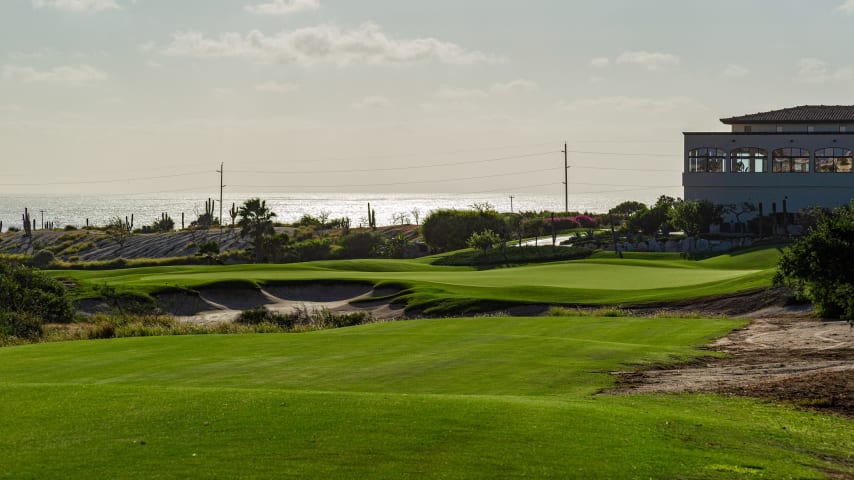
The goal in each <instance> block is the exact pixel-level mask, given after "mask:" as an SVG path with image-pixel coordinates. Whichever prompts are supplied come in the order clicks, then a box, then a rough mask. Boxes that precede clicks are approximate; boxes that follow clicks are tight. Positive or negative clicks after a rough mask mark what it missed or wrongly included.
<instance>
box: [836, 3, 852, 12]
mask: <svg viewBox="0 0 854 480" xmlns="http://www.w3.org/2000/svg"><path fill="white" fill-rule="evenodd" d="M836 9H837V10H839V11H840V12H843V13H846V14H848V15H851V14H854V0H845V1H844V2H842V4H841V5H839V6H838V7H836Z"/></svg>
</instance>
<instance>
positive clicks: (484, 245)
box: [466, 229, 501, 253]
mask: <svg viewBox="0 0 854 480" xmlns="http://www.w3.org/2000/svg"><path fill="white" fill-rule="evenodd" d="M500 242H501V237H499V236H498V234H497V233H495V232H493V231H492V230H489V229H486V230H484V231H482V232H475V233H472V234H471V236H470V237H469V239H468V241H467V242H466V244H467V245H468V247H469V248H473V249H475V250H480V251H481V253H486V252H487V251H489V249H491V248H495V246H496V245H498V244H499V243H500Z"/></svg>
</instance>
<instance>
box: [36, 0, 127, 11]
mask: <svg viewBox="0 0 854 480" xmlns="http://www.w3.org/2000/svg"><path fill="white" fill-rule="evenodd" d="M32 3H33V7H35V8H49V9H52V10H58V11H61V12H75V13H87V12H100V11H103V10H120V9H121V8H122V7H121V6H119V4H117V3H116V0H32Z"/></svg>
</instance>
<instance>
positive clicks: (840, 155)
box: [815, 148, 852, 173]
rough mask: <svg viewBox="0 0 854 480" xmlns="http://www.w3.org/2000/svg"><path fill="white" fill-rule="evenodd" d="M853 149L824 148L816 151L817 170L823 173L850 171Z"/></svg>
mask: <svg viewBox="0 0 854 480" xmlns="http://www.w3.org/2000/svg"><path fill="white" fill-rule="evenodd" d="M851 164H852V154H851V150H849V149H847V148H822V149H821V150H816V151H815V171H816V172H821V173H850V172H851Z"/></svg>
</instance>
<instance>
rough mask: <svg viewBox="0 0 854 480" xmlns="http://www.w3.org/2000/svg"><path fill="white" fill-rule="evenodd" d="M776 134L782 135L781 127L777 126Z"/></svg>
mask: <svg viewBox="0 0 854 480" xmlns="http://www.w3.org/2000/svg"><path fill="white" fill-rule="evenodd" d="M777 133H783V127H781V126H779V125H777Z"/></svg>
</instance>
